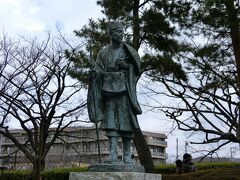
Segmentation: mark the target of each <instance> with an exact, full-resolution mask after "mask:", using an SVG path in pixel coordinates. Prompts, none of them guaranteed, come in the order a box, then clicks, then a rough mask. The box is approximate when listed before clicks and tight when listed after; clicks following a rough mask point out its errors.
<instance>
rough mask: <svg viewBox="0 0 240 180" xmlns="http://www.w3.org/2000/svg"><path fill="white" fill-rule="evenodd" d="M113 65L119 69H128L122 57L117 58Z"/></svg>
mask: <svg viewBox="0 0 240 180" xmlns="http://www.w3.org/2000/svg"><path fill="white" fill-rule="evenodd" d="M115 65H116V66H117V67H119V68H120V69H128V68H129V66H128V64H127V63H126V62H124V60H123V59H117V60H116V63H115Z"/></svg>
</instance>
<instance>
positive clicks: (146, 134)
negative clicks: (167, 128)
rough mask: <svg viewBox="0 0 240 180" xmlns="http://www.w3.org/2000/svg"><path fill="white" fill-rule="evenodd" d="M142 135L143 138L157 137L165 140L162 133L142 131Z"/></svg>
mask: <svg viewBox="0 0 240 180" xmlns="http://www.w3.org/2000/svg"><path fill="white" fill-rule="evenodd" d="M142 133H143V135H145V136H151V137H159V138H163V139H167V136H166V135H165V134H163V133H156V132H148V131H142Z"/></svg>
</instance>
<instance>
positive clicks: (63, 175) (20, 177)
mask: <svg viewBox="0 0 240 180" xmlns="http://www.w3.org/2000/svg"><path fill="white" fill-rule="evenodd" d="M196 166H197V168H198V169H199V170H208V169H214V168H215V169H216V168H232V167H240V163H238V162H213V163H196ZM175 168H176V167H175V165H174V164H161V165H158V166H156V167H155V171H156V173H160V174H174V173H175ZM86 171H87V167H77V168H58V169H52V170H45V171H44V172H42V179H43V180H56V179H57V180H68V178H69V173H70V172H86ZM0 173H1V174H0V179H1V180H13V179H14V180H31V178H30V173H31V172H30V171H29V170H16V171H10V170H2V171H0Z"/></svg>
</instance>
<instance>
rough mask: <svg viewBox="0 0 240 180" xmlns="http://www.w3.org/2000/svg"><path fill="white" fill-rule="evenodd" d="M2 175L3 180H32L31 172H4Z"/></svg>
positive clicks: (0, 175)
mask: <svg viewBox="0 0 240 180" xmlns="http://www.w3.org/2000/svg"><path fill="white" fill-rule="evenodd" d="M0 173H1V174H0V179H1V180H13V179H14V180H31V179H30V173H31V171H30V170H2V171H0Z"/></svg>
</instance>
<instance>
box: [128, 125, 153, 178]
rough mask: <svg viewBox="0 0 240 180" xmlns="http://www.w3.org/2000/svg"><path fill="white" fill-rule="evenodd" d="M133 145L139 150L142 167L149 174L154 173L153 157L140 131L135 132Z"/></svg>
mask: <svg viewBox="0 0 240 180" xmlns="http://www.w3.org/2000/svg"><path fill="white" fill-rule="evenodd" d="M133 143H134V145H135V147H136V149H137V153H138V158H139V160H140V163H141V165H143V166H144V168H145V171H146V172H147V173H153V172H154V165H153V161H152V155H151V152H150V149H149V147H148V145H147V142H146V140H145V138H144V136H143V134H142V131H141V130H140V129H136V130H135V131H134V137H133Z"/></svg>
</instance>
